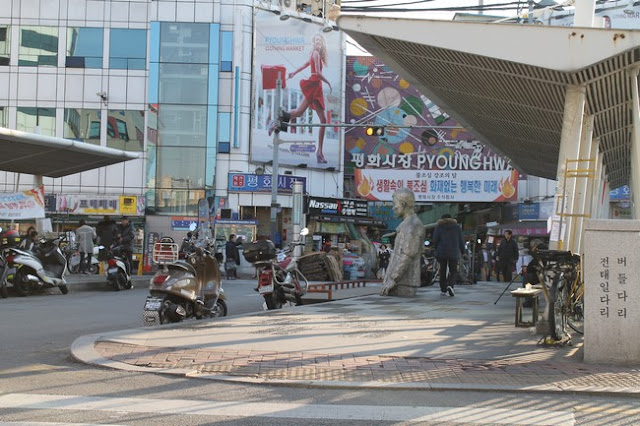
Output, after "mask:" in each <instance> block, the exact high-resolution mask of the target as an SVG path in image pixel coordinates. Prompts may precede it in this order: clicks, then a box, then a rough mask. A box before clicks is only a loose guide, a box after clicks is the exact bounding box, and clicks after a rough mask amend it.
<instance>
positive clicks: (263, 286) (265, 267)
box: [243, 228, 309, 310]
mask: <svg viewBox="0 0 640 426" xmlns="http://www.w3.org/2000/svg"><path fill="white" fill-rule="evenodd" d="M308 233H309V230H308V229H307V228H303V230H302V231H301V232H300V235H302V236H305V235H307V234H308ZM302 245H304V243H294V244H290V245H289V246H288V247H287V248H286V249H284V252H283V254H284V258H283V256H282V255H281V256H280V258H278V257H277V254H276V248H275V245H274V244H273V242H272V241H270V240H258V241H254V242H253V243H247V244H244V245H243V249H244V250H243V255H244V258H245V259H246V260H247V261H248V262H250V263H252V264H253V266H254V267H256V268H257V269H258V270H259V272H258V287H257V288H256V291H257V292H258V293H260V295H261V296H262V297H263V298H264V303H265V304H264V306H265V307H266V309H267V310H272V309H280V308H282V307H283V306H284V305H285V304H287V303H292V304H296V305H302V296H303V295H304V294H305V293H306V291H307V286H308V285H309V282H308V281H307V279H306V278H305V276H304V275H303V274H302V272H300V270H299V269H298V258H297V257H296V256H295V255H292V254H293V250H294V249H295V247H297V246H302ZM280 259H282V260H280Z"/></svg>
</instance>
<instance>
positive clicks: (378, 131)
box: [364, 126, 384, 136]
mask: <svg viewBox="0 0 640 426" xmlns="http://www.w3.org/2000/svg"><path fill="white" fill-rule="evenodd" d="M364 133H365V134H366V135H367V136H384V126H369V127H366V128H365V129H364Z"/></svg>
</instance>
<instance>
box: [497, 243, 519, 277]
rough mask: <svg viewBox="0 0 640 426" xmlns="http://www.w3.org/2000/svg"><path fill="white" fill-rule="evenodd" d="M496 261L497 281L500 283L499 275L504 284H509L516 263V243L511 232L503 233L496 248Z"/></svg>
mask: <svg viewBox="0 0 640 426" xmlns="http://www.w3.org/2000/svg"><path fill="white" fill-rule="evenodd" d="M496 257H497V260H498V281H500V275H502V277H503V279H504V281H505V282H511V280H512V278H513V268H514V266H515V264H516V262H517V261H518V257H519V254H518V243H516V242H515V241H514V239H513V232H511V231H510V230H506V231H504V239H503V240H502V241H501V242H500V245H499V246H498V251H497V252H496Z"/></svg>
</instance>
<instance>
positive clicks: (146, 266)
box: [142, 232, 160, 272]
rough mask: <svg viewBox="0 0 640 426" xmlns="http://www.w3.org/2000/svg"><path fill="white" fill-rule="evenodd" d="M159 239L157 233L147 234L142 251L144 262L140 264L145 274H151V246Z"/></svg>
mask: <svg viewBox="0 0 640 426" xmlns="http://www.w3.org/2000/svg"><path fill="white" fill-rule="evenodd" d="M159 239H160V234H158V233H157V232H147V243H146V244H145V250H144V262H143V264H142V269H143V271H145V272H151V270H152V267H153V262H152V256H153V246H154V245H155V243H156V241H158V240H159Z"/></svg>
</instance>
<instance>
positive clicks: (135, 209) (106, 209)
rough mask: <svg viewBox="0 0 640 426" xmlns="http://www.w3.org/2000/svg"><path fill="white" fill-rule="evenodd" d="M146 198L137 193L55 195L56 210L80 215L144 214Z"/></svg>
mask: <svg viewBox="0 0 640 426" xmlns="http://www.w3.org/2000/svg"><path fill="white" fill-rule="evenodd" d="M144 209H145V199H144V197H138V196H135V195H125V196H120V195H92V194H72V195H62V194H56V195H55V212H58V213H71V214H80V215H83V214H84V215H118V214H121V215H128V216H144Z"/></svg>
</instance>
